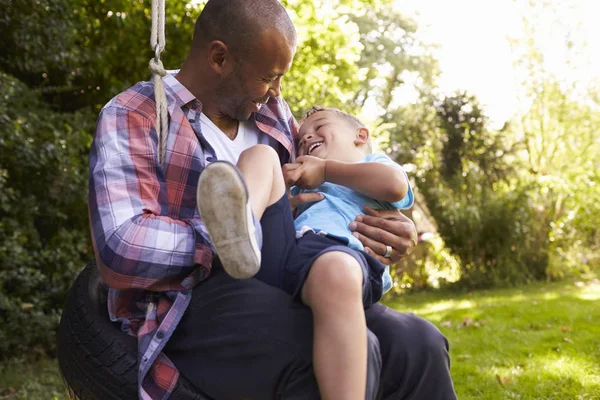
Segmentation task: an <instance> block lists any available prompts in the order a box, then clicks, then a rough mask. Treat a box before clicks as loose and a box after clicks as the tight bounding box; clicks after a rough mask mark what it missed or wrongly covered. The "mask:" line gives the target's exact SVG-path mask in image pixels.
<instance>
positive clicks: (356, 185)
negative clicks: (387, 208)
mask: <svg viewBox="0 0 600 400" xmlns="http://www.w3.org/2000/svg"><path fill="white" fill-rule="evenodd" d="M325 180H326V181H327V182H331V183H335V184H338V185H342V186H346V187H348V188H350V189H354V190H356V191H357V192H359V193H362V194H364V195H365V196H368V197H371V198H373V199H375V200H381V201H387V202H390V203H395V202H397V201H400V200H402V199H403V198H404V196H406V194H407V192H408V182H407V181H406V175H405V174H404V173H403V172H402V171H401V170H400V169H398V168H394V167H391V166H389V165H385V164H382V163H378V162H365V163H345V162H341V161H334V160H325Z"/></svg>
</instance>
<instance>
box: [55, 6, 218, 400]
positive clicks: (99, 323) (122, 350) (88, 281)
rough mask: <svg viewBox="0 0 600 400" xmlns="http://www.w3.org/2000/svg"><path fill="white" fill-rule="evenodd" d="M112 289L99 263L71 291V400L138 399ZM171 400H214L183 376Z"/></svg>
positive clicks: (67, 320) (155, 32) (65, 349)
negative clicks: (111, 312) (114, 315)
mask: <svg viewBox="0 0 600 400" xmlns="http://www.w3.org/2000/svg"><path fill="white" fill-rule="evenodd" d="M164 32H165V0H152V33H151V37H150V44H151V46H152V48H153V50H154V58H153V59H151V60H150V70H151V71H152V74H153V80H154V95H155V98H156V132H157V135H158V160H159V162H160V164H161V165H162V164H163V163H164V158H165V148H166V139H167V133H168V109H167V101H166V95H165V90H164V86H163V82H162V77H163V76H165V75H166V71H165V69H164V67H163V64H162V62H161V60H160V53H161V52H162V51H163V50H164V48H165V35H164ZM107 297H108V287H107V285H106V284H105V283H104V282H103V281H102V278H101V277H100V273H99V272H98V268H97V267H96V263H95V262H93V261H92V262H90V263H89V264H88V265H87V266H86V267H85V268H84V270H83V271H82V272H81V273H80V274H79V276H78V277H77V278H76V280H75V282H74V283H73V285H72V286H71V288H70V289H69V293H68V296H67V302H66V303H65V306H64V308H63V313H62V316H61V319H60V325H59V328H58V332H57V358H58V365H59V368H60V371H61V374H62V376H63V378H64V380H65V382H66V384H67V386H68V391H69V394H70V397H71V398H75V399H81V400H127V399H131V400H135V399H138V379H137V376H138V360H137V354H138V351H137V339H136V338H135V337H133V336H130V335H128V334H126V333H124V332H121V330H120V327H119V324H117V323H114V322H112V321H111V320H110V318H109V316H108V306H107ZM170 399H178V400H210V399H209V398H208V397H207V396H206V395H203V394H200V393H199V392H198V391H197V390H196V389H195V388H194V387H193V386H192V385H191V384H190V382H188V381H187V380H186V379H185V378H184V377H183V376H181V375H180V377H179V380H178V382H177V386H176V387H175V390H174V391H173V393H172V394H171V396H170Z"/></svg>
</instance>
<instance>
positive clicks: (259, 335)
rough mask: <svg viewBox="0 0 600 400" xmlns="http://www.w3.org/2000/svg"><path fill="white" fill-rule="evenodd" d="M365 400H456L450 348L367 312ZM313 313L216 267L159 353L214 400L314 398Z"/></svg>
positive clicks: (396, 316)
mask: <svg viewBox="0 0 600 400" xmlns="http://www.w3.org/2000/svg"><path fill="white" fill-rule="evenodd" d="M365 313H366V319H367V326H368V328H369V334H368V341H369V345H368V350H369V361H368V374H369V377H368V379H367V380H368V386H369V388H368V391H369V392H370V393H377V394H376V395H374V394H369V393H368V394H367V398H368V399H372V398H377V399H423V400H436V399H455V398H456V395H455V394H454V389H453V387H452V381H451V378H450V373H449V356H448V342H447V341H446V339H445V338H444V336H443V335H442V334H441V333H440V331H439V330H438V329H437V328H436V327H435V326H434V325H432V324H431V323H429V322H427V321H425V320H424V319H421V318H419V317H416V316H415V315H413V314H409V313H399V312H397V311H394V310H392V309H390V308H387V307H385V306H383V305H381V304H374V305H373V306H372V307H370V308H369V309H368V310H366V311H365ZM312 335H313V328H312V314H311V311H310V309H309V308H307V307H306V306H304V305H302V304H301V303H299V302H297V301H294V300H292V297H291V296H290V295H288V294H287V293H285V292H284V291H282V290H280V289H277V288H274V287H272V286H269V285H267V284H265V283H263V282H261V281H259V280H257V279H248V280H236V279H233V278H231V277H230V276H229V275H227V274H226V273H225V272H224V271H223V270H222V268H221V267H219V266H218V265H215V266H214V270H213V273H212V276H211V277H210V278H209V279H208V280H206V281H204V282H202V283H200V284H199V285H198V286H197V287H196V288H195V289H194V290H193V294H192V301H191V304H190V306H189V309H188V310H187V312H186V314H185V315H184V317H183V319H182V320H181V323H180V324H179V326H178V327H177V329H176V330H175V332H174V333H173V336H172V337H171V339H170V340H169V342H168V343H167V346H166V348H165V350H164V351H165V353H166V354H167V355H168V356H169V358H170V359H171V360H172V361H173V362H174V363H175V365H176V366H177V367H178V369H179V371H180V372H181V374H182V375H184V376H185V377H186V378H187V379H188V380H189V381H190V382H192V383H193V384H194V385H195V386H196V387H197V388H198V389H199V390H201V391H202V392H204V393H206V395H207V396H209V397H211V398H213V399H215V400H238V399H240V400H241V399H253V400H269V399H286V400H287V399H289V400H311V399H319V391H318V387H317V383H316V380H315V377H314V374H313V370H312Z"/></svg>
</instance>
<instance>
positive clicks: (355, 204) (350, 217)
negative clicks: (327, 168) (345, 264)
mask: <svg viewBox="0 0 600 400" xmlns="http://www.w3.org/2000/svg"><path fill="white" fill-rule="evenodd" d="M360 162H379V163H382V164H385V165H389V166H391V167H394V168H397V169H399V170H401V171H402V172H403V173H404V170H403V169H402V167H401V166H400V165H398V164H396V163H395V162H394V161H392V160H391V159H390V158H389V157H388V156H386V155H385V154H369V155H368V156H366V157H365V158H364V159H363V160H362V161H360ZM381 179H385V176H382V177H381ZM407 182H408V178H407ZM306 192H318V193H322V194H323V195H324V196H325V198H324V199H323V200H321V201H319V202H316V203H310V204H303V205H301V206H300V207H298V213H299V214H298V216H297V217H296V220H295V221H294V223H295V226H296V230H298V231H303V230H306V227H308V228H311V229H313V230H314V231H316V232H321V233H323V234H327V235H329V236H333V237H336V238H338V239H341V240H343V241H344V242H346V243H347V244H348V246H350V247H351V248H353V249H357V250H364V246H363V245H362V243H361V242H360V241H359V240H358V239H357V238H355V237H354V236H352V232H351V231H350V228H348V225H349V224H350V222H352V221H354V219H355V218H356V216H358V215H362V214H363V208H364V206H367V205H368V206H369V207H371V208H373V209H375V210H382V209H383V210H393V209H407V208H410V207H412V205H413V202H414V195H413V191H412V188H411V187H410V182H409V183H408V192H407V194H406V196H404V198H403V199H402V200H400V201H397V202H395V203H389V202H385V201H379V200H374V199H372V198H370V197H367V196H365V195H363V194H361V193H358V192H357V191H355V190H353V189H350V188H347V187H345V186H341V185H336V184H334V183H329V182H325V183H323V184H322V185H321V186H319V187H318V188H317V189H313V190H300V189H298V188H296V187H294V188H292V194H293V195H296V194H298V193H306ZM391 288H392V278H391V276H390V273H389V267H386V269H385V273H384V274H383V292H384V293H385V292H387V291H388V290H390V289H391Z"/></svg>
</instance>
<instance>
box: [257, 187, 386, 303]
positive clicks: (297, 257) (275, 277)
mask: <svg viewBox="0 0 600 400" xmlns="http://www.w3.org/2000/svg"><path fill="white" fill-rule="evenodd" d="M260 223H261V227H262V232H263V246H262V262H261V266H260V270H259V272H258V273H257V274H256V278H257V279H259V280H261V281H263V282H265V283H267V284H269V285H271V286H275V287H278V288H281V289H283V290H285V291H286V292H288V293H290V294H291V295H292V296H294V297H295V298H297V299H300V293H301V290H302V286H304V281H305V280H306V278H307V276H308V273H309V272H310V268H311V267H312V264H313V263H314V262H315V260H316V259H317V258H319V257H320V256H321V255H323V254H325V253H327V252H330V251H341V252H343V253H346V254H349V255H351V256H352V257H354V258H355V259H356V261H358V264H359V265H360V267H361V269H362V272H363V304H364V306H365V308H368V307H369V306H371V305H372V304H374V303H376V302H377V301H378V300H379V299H380V298H381V295H382V290H383V282H382V276H383V272H384V270H385V265H383V264H382V263H381V262H379V261H378V260H377V259H376V258H374V257H373V256H371V255H369V254H368V253H366V252H364V251H359V250H354V249H352V248H350V247H348V246H346V245H345V244H344V243H343V242H341V241H340V240H338V239H335V238H331V237H326V236H321V235H318V234H315V233H312V232H308V233H306V234H305V235H304V236H303V237H302V238H300V239H296V229H295V227H294V218H293V216H292V211H291V209H290V204H289V200H288V198H287V195H284V196H283V197H282V198H281V199H279V200H278V201H277V202H276V203H274V204H272V205H270V206H269V207H267V209H266V210H265V212H264V214H263V216H262V219H261V220H260ZM332 267H335V266H334V265H332Z"/></svg>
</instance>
